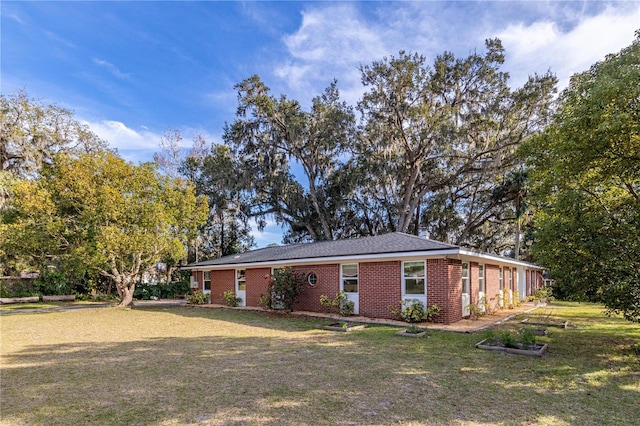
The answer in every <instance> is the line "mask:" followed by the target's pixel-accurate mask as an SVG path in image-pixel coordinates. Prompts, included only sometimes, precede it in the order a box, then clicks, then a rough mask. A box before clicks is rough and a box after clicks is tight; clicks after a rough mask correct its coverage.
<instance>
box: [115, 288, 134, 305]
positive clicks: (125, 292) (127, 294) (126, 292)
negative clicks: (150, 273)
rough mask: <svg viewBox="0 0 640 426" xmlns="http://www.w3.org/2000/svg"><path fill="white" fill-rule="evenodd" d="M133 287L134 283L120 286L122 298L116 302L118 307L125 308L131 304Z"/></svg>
mask: <svg viewBox="0 0 640 426" xmlns="http://www.w3.org/2000/svg"><path fill="white" fill-rule="evenodd" d="M135 289H136V285H135V284H132V285H131V286H130V287H129V286H126V285H125V286H123V287H122V300H120V303H119V304H118V306H119V307H121V308H126V307H128V306H133V292H134V290H135Z"/></svg>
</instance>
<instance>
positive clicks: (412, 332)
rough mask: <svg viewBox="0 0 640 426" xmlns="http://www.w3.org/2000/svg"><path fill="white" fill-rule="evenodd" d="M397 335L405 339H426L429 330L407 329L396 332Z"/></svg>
mask: <svg viewBox="0 0 640 426" xmlns="http://www.w3.org/2000/svg"><path fill="white" fill-rule="evenodd" d="M396 334H397V335H398V336H404V337H425V336H426V335H427V330H425V329H422V328H415V329H411V328H405V329H404V330H400V331H396Z"/></svg>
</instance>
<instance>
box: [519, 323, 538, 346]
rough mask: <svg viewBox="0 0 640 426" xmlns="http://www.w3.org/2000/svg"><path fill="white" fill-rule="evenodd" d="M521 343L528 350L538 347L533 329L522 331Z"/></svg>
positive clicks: (527, 328) (525, 328) (528, 328)
mask: <svg viewBox="0 0 640 426" xmlns="http://www.w3.org/2000/svg"><path fill="white" fill-rule="evenodd" d="M520 342H522V346H524V347H525V348H526V349H528V348H533V347H534V346H535V345H536V335H535V333H534V332H533V329H532V328H531V327H524V328H522V330H520Z"/></svg>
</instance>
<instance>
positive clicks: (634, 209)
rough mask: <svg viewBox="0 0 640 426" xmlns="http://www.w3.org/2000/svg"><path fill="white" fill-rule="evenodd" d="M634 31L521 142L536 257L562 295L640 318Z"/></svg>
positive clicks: (639, 69) (639, 56) (638, 49)
mask: <svg viewBox="0 0 640 426" xmlns="http://www.w3.org/2000/svg"><path fill="white" fill-rule="evenodd" d="M638 81H640V33H637V34H636V39H635V40H634V42H633V43H632V45H631V46H629V47H627V48H625V49H623V50H621V51H620V52H619V53H616V54H612V55H608V56H607V57H606V58H605V59H604V60H603V61H601V62H598V63H596V64H594V65H593V66H592V67H591V68H590V69H589V70H588V71H585V72H583V73H580V74H576V75H574V76H573V77H572V78H571V82H570V85H569V87H568V88H567V89H566V90H565V91H564V92H563V93H562V94H561V96H560V98H559V109H558V111H557V113H556V114H555V116H554V119H553V123H552V124H551V125H550V126H549V127H548V128H547V129H546V130H545V131H544V132H543V133H542V134H541V135H540V136H539V137H536V138H533V139H532V140H531V141H530V143H528V144H527V145H525V146H524V147H523V153H524V154H525V155H527V157H528V162H529V165H530V167H531V171H530V175H531V182H532V184H533V185H532V192H533V193H534V195H535V199H534V201H535V204H536V209H535V216H534V220H535V225H536V228H537V229H536V231H535V234H534V237H535V244H534V246H533V253H534V255H535V256H536V259H537V261H538V262H539V263H540V264H543V265H545V266H546V267H548V269H549V272H550V275H551V277H552V278H553V279H554V280H555V287H554V293H555V294H556V296H557V297H560V298H565V299H578V300H580V299H588V300H592V301H601V302H604V304H605V306H606V307H607V308H608V309H609V310H610V312H612V313H622V314H623V315H624V317H625V318H626V319H628V320H630V321H640V238H639V233H638V232H639V231H638V230H640V108H639V107H638V99H640V84H638Z"/></svg>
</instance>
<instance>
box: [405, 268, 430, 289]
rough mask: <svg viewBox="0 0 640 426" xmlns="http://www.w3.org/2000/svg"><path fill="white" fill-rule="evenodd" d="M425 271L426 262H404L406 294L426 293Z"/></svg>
mask: <svg viewBox="0 0 640 426" xmlns="http://www.w3.org/2000/svg"><path fill="white" fill-rule="evenodd" d="M425 271H426V268H425V265H424V262H404V265H403V271H402V280H403V282H404V294H425V285H424V283H425V277H426V275H425Z"/></svg>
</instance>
